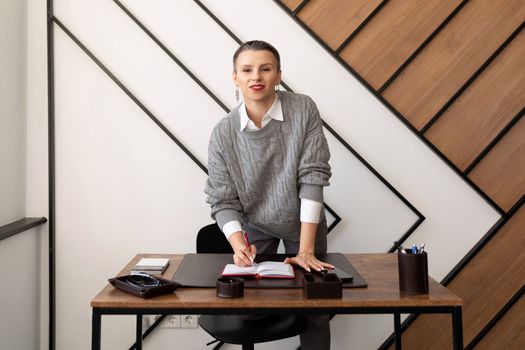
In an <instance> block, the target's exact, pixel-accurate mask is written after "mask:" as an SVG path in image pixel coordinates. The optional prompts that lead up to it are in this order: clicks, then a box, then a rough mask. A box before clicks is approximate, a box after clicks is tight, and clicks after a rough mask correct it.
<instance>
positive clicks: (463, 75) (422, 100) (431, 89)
mask: <svg viewBox="0 0 525 350" xmlns="http://www.w3.org/2000/svg"><path fill="white" fill-rule="evenodd" d="M524 19H525V1H522V0H505V1H470V2H469V3H468V4H467V5H465V7H464V8H463V9H462V10H461V11H460V13H459V14H458V15H457V16H456V17H455V18H454V19H453V20H452V21H451V22H450V23H449V25H447V26H446V27H445V28H444V29H443V30H442V32H441V33H440V34H439V35H438V36H437V37H436V38H435V39H434V40H433V41H432V42H431V43H430V44H429V45H428V46H427V48H426V49H425V50H423V52H421V54H419V55H418V56H417V57H416V59H414V61H413V62H412V63H411V64H410V65H409V66H408V67H407V68H406V69H405V70H404V71H403V72H402V73H401V74H400V75H399V77H398V78H397V79H396V80H394V82H393V83H392V84H391V85H390V86H389V87H388V88H387V89H386V91H385V92H384V96H385V98H386V99H387V100H388V101H389V102H390V103H392V105H393V106H394V107H395V108H396V109H397V110H398V111H399V112H401V113H402V114H403V115H404V116H405V117H406V118H407V119H408V120H409V121H410V122H411V123H412V124H413V125H414V126H415V127H416V128H417V129H421V128H422V127H423V126H424V125H425V124H426V123H427V122H428V121H429V120H430V119H431V118H432V117H433V116H434V115H435V114H436V113H437V112H438V111H439V110H440V108H441V107H443V105H445V103H446V102H447V101H448V100H449V99H450V98H451V97H452V95H453V94H454V93H455V92H456V91H457V90H458V89H459V88H460V87H461V85H462V84H463V83H465V81H467V80H468V78H469V77H470V76H471V75H472V74H473V73H474V72H475V71H476V70H477V69H478V68H479V67H480V66H481V65H482V64H483V62H484V61H485V60H487V58H489V57H490V55H491V54H492V53H493V52H494V51H496V50H497V48H498V47H499V46H500V45H501V44H502V43H503V42H504V41H505V40H506V39H507V38H508V37H509V36H510V35H511V33H512V32H513V31H514V30H515V29H516V28H517V27H518V26H519V25H520V24H521V22H523V20H524Z"/></svg>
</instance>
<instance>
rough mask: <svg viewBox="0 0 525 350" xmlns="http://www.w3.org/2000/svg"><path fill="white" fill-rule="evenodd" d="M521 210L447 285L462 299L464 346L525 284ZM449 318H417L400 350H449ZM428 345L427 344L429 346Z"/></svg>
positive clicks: (524, 213) (523, 210) (524, 215)
mask: <svg viewBox="0 0 525 350" xmlns="http://www.w3.org/2000/svg"><path fill="white" fill-rule="evenodd" d="M523 227H525V207H523V206H522V207H521V209H520V210H519V211H518V212H517V213H516V214H515V215H514V216H513V217H512V218H511V219H510V221H509V222H508V223H507V225H505V227H504V228H503V229H502V230H501V231H500V232H499V233H498V234H497V235H496V236H495V237H494V238H493V239H492V240H491V241H490V242H489V243H488V244H487V245H486V246H485V248H484V249H483V250H482V251H480V252H479V253H478V254H477V255H476V256H475V257H474V259H473V260H472V261H471V262H470V264H468V265H467V266H466V267H465V268H464V269H463V270H462V271H461V272H460V273H459V275H458V276H456V278H455V279H454V280H453V281H452V282H451V283H450V284H449V285H448V286H447V287H448V288H450V289H451V290H452V291H453V292H454V293H456V294H457V295H460V296H461V297H462V298H463V302H464V309H463V325H464V327H463V336H464V344H465V345H467V344H468V343H469V342H470V341H471V340H472V339H473V338H474V337H475V336H476V335H477V334H478V332H479V331H480V330H481V329H482V328H483V327H484V326H485V325H486V324H487V322H488V321H489V320H490V319H492V317H494V315H495V314H496V313H497V312H498V311H499V310H500V309H501V307H503V306H504V305H505V303H506V302H507V301H508V300H509V299H510V298H512V296H513V295H514V293H515V292H516V291H517V290H518V289H520V288H521V286H522V285H523V284H524V283H525V250H524V249H523V247H524V246H525V235H524V234H523ZM451 329H452V324H451V319H450V317H446V316H443V315H421V316H420V317H418V319H417V320H416V321H415V322H414V323H413V324H412V326H410V327H409V328H408V330H406V331H405V332H404V333H403V349H414V350H419V349H429V350H430V349H436V350H438V349H439V350H441V349H451V348H452V343H451V333H450V332H451ZM430 344H431V345H430Z"/></svg>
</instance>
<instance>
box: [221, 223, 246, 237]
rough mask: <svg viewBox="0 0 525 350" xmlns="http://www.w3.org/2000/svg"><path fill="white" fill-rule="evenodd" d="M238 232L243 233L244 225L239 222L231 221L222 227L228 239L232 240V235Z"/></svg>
mask: <svg viewBox="0 0 525 350" xmlns="http://www.w3.org/2000/svg"><path fill="white" fill-rule="evenodd" d="M237 231H242V225H241V223H240V222H239V221H237V220H233V221H229V222H227V223H225V224H224V226H223V227H222V232H223V233H224V235H225V236H226V239H228V238H230V236H231V235H232V233H234V232H237Z"/></svg>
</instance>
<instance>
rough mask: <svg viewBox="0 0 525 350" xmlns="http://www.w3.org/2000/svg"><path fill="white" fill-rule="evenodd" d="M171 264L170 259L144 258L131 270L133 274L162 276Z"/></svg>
mask: <svg viewBox="0 0 525 350" xmlns="http://www.w3.org/2000/svg"><path fill="white" fill-rule="evenodd" d="M169 263H170V259H169V258H142V259H140V261H139V262H138V263H137V265H135V267H134V268H133V270H131V273H132V274H133V273H138V272H145V273H149V274H150V275H160V274H162V273H163V272H164V270H166V267H168V265H169Z"/></svg>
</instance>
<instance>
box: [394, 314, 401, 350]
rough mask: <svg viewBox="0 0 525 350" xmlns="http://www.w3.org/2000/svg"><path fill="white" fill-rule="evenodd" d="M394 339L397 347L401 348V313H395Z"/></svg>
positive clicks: (398, 349)
mask: <svg viewBox="0 0 525 350" xmlns="http://www.w3.org/2000/svg"><path fill="white" fill-rule="evenodd" d="M394 339H395V344H396V349H397V350H401V314H399V313H397V312H396V313H394Z"/></svg>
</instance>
